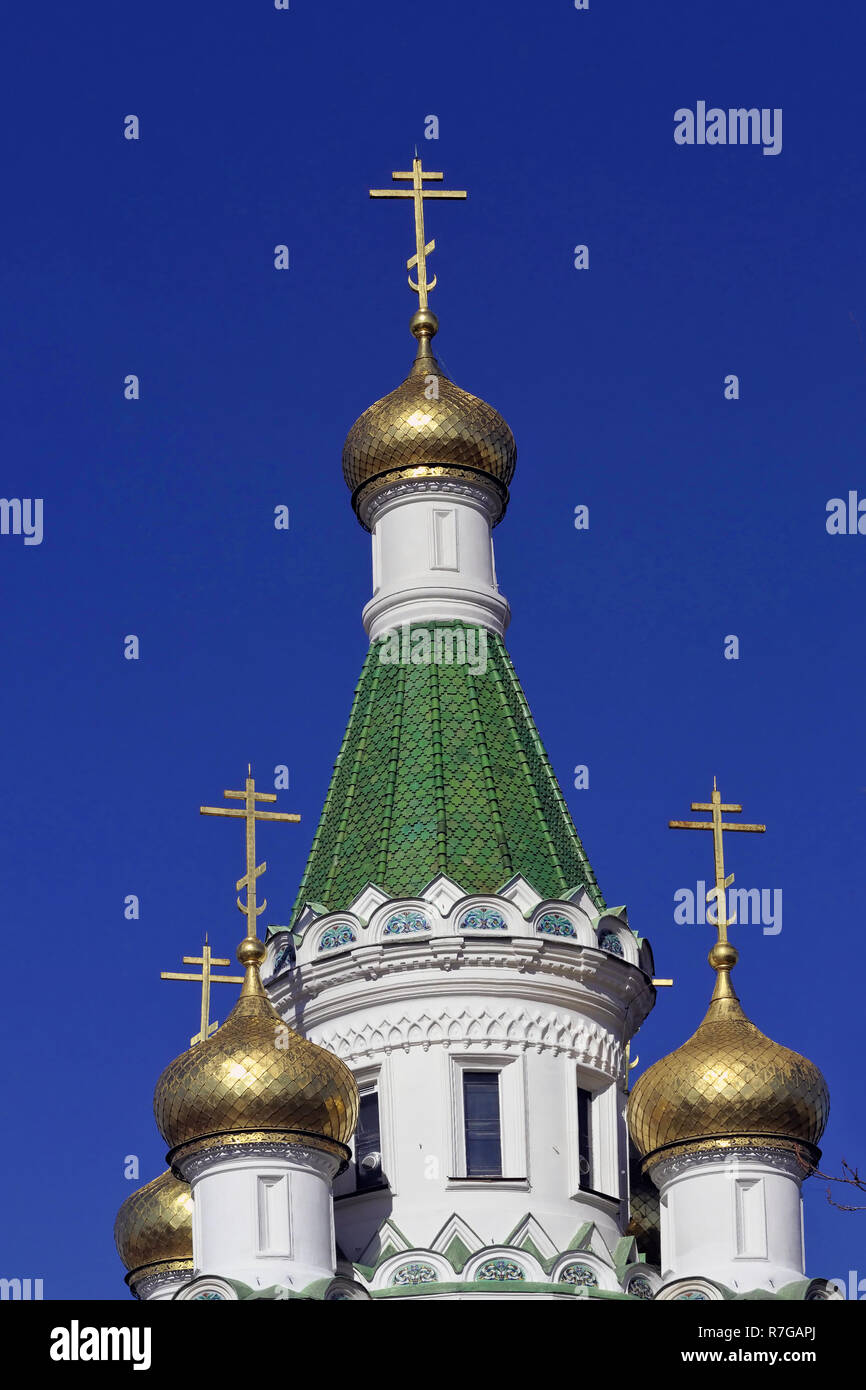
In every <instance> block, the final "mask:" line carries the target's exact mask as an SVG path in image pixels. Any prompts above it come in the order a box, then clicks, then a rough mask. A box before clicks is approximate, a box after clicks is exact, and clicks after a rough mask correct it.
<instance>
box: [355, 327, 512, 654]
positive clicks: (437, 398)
mask: <svg viewBox="0 0 866 1390" xmlns="http://www.w3.org/2000/svg"><path fill="white" fill-rule="evenodd" d="M410 327H411V329H412V332H413V334H414V335H415V338H416V339H417V342H418V352H417V355H416V358H415V362H414V364H413V366H412V370H411V372H410V373H409V375H408V377H407V378H406V380H405V381H404V382H403V383H402V384H401V385H400V386H398V387H397V389H396V390H395V391H392V392H391V393H390V394H389V395H387V396H385V397H383V399H382V400H379V401H376V402H375V404H374V405H371V406H370V407H369V409H368V410H365V411H364V413H363V415H361V416H360V417H359V418H358V420H356V422H355V424H354V425H353V426H352V429H351V430H350V431H349V435H348V437H347V439H346V444H345V448H344V450H343V476H344V478H345V480H346V482H347V484H348V485H349V487H351V488H352V504H353V506H354V508H355V511H356V513H357V516H358V519H359V521H360V522H361V524H362V525H363V526H364V527H366V529H367V530H368V531H370V532H371V533H372V541H373V597H372V598H371V600H370V602H369V603H368V604H367V606H366V608H365V609H364V626H365V627H366V629H367V632H368V633H369V635H370V638H371V640H372V641H376V640H377V639H378V638H379V637H381V636H382V634H383V633H385V632H387V631H389V630H393V629H394V628H396V627H399V626H401V625H402V624H410V623H416V624H417V623H431V622H436V621H438V620H444V621H447V620H453V621H459V622H463V623H470V624H478V625H480V626H482V627H484V628H486V629H488V630H489V631H490V632H494V633H496V634H497V635H499V636H502V634H503V632H504V631H505V629H506V627H507V626H508V621H509V617H510V612H509V608H508V602H507V600H506V599H505V597H504V596H503V595H502V594H500V592H499V588H498V585H497V583H496V572H495V564H494V559H493V541H492V537H491V532H492V530H493V527H494V526H495V525H496V524H497V523H498V522H499V521H500V520H501V518H502V516H503V515H504V513H505V508H506V506H507V503H508V484H509V483H510V481H511V479H512V477H513V474H514V466H515V461H516V457H517V450H516V447H515V443H514V436H513V435H512V433H511V430H510V429H509V428H508V425H507V424H506V422H505V421H504V420H503V418H502V416H501V415H500V414H499V413H498V411H496V410H494V409H493V407H492V406H490V405H488V404H487V402H486V401H482V400H480V399H479V397H477V396H473V395H471V394H470V392H468V391H464V390H462V389H461V387H459V386H457V385H455V383H454V382H453V381H451V380H450V378H449V377H447V376H446V375H445V374H444V373H443V372H442V371H441V369H440V367H439V364H438V363H437V361H436V358H435V357H434V356H433V354H432V351H431V348H430V340H431V338H432V337H433V335H434V334H435V333H436V331H437V328H438V320H437V318H436V315H435V314H434V313H433V312H432V311H431V310H429V309H419V310H418V312H417V313H415V314H414V315H413V317H412V320H411V324H410Z"/></svg>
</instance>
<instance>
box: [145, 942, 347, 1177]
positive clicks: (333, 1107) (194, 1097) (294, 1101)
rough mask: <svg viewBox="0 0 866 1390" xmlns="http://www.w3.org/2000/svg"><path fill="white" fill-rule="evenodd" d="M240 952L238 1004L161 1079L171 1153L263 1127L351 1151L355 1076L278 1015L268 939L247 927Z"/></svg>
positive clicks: (160, 1118)
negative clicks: (263, 967) (269, 983)
mask: <svg viewBox="0 0 866 1390" xmlns="http://www.w3.org/2000/svg"><path fill="white" fill-rule="evenodd" d="M237 955H238V960H239V961H240V962H241V963H242V964H243V965H244V966H245V967H246V978H245V980H244V985H243V988H242V990H241V995H240V998H239V999H238V1002H237V1004H236V1005H235V1007H234V1009H233V1010H232V1012H231V1013H230V1014H229V1016H228V1018H227V1019H226V1021H225V1023H224V1024H223V1025H222V1027H221V1028H219V1029H217V1031H216V1032H215V1033H214V1035H213V1037H211V1038H208V1040H207V1041H206V1042H200V1043H197V1044H196V1046H195V1047H192V1048H190V1049H189V1051H188V1052H183V1053H181V1055H180V1056H179V1057H177V1058H175V1060H174V1061H173V1062H171V1063H170V1065H169V1066H167V1067H166V1069H165V1071H164V1072H163V1073H162V1076H161V1077H160V1078H159V1080H158V1082H157V1083H156V1093H155V1095H154V1101H153V1108H154V1114H155V1116H156V1123H157V1126H158V1128H159V1131H160V1133H161V1134H162V1137H163V1138H164V1140H165V1142H166V1143H167V1144H168V1146H169V1149H170V1150H171V1151H172V1157H176V1151H177V1150H178V1149H179V1148H181V1147H182V1146H184V1145H188V1144H194V1143H199V1142H200V1141H203V1140H210V1141H211V1142H216V1141H219V1142H220V1143H225V1142H234V1143H237V1142H241V1141H242V1139H243V1136H244V1135H252V1134H253V1133H256V1134H258V1135H260V1136H261V1134H262V1132H266V1133H267V1135H268V1137H269V1138H272V1137H275V1133H279V1135H280V1136H281V1137H282V1140H283V1142H284V1143H297V1144H304V1145H312V1146H313V1147H316V1146H317V1147H320V1148H324V1149H326V1150H328V1151H329V1152H331V1153H335V1154H338V1155H339V1156H340V1157H341V1158H345V1156H346V1150H345V1145H346V1143H347V1141H348V1140H349V1139H350V1138H351V1136H352V1133H353V1132H354V1129H355V1125H356V1123H357V1119H358V1103H359V1102H358V1088H357V1085H356V1084H355V1078H354V1077H353V1075H352V1073H351V1072H350V1071H349V1068H348V1067H347V1066H346V1065H345V1063H343V1062H341V1061H340V1059H339V1057H335V1056H334V1054H333V1053H332V1052H328V1051H327V1049H326V1048H324V1047H318V1046H317V1045H316V1044H315V1043H313V1042H309V1041H308V1040H307V1039H306V1038H302V1037H300V1035H299V1034H298V1033H295V1032H294V1031H293V1030H292V1029H291V1028H288V1027H287V1025H286V1024H285V1023H284V1022H283V1020H282V1019H281V1018H280V1015H279V1014H278V1013H277V1011H276V1009H275V1008H274V1007H273V1005H272V1004H271V1002H270V1000H269V999H268V997H267V995H266V994H265V991H264V989H263V987H262V982H261V979H260V976H259V965H260V963H261V961H262V960H263V959H264V956H265V947H264V946H263V945H262V943H261V942H260V941H257V940H255V939H254V938H250V937H247V938H246V940H245V941H242V942H241V944H240V946H239V947H238V953H237Z"/></svg>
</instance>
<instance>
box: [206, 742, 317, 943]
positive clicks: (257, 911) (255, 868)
mask: <svg viewBox="0 0 866 1390" xmlns="http://www.w3.org/2000/svg"><path fill="white" fill-rule="evenodd" d="M247 774H248V775H247V780H246V788H245V790H244V791H242V792H223V796H224V797H226V798H228V799H229V800H232V801H243V802H244V809H243V810H242V811H233V810H230V809H229V807H227V806H200V807H199V811H200V812H201V814H202V815H203V816H242V817H243V818H244V820H245V821H246V823H247V871H246V873H245V874H244V876H243V878H239V879H238V881H237V884H236V887H237V890H238V892H240V890H241V889H242V888H246V890H247V900H246V902H245V903H242V902H241V900H240V898H238V907H239V908H240V910H241V912H242V913H243V914H244V916H245V917H246V919H247V936H248V937H252V938H253V939H256V918H257V917H259V916H260V915H261V914H262V913H263V912H264V910H265V908H266V907H267V905H268V900H267V898H265V900H264V902H263V903H262V904H261V906H257V905H256V879H257V878H259V876H260V875H261V874H263V873H264V872H265V869H266V868H267V867H268V866H267V864H266V863H265V864H259V865H256V821H257V820H285V821H299V820H300V819H301V818H300V816H296V815H293V814H291V813H289V812H285V811H257V810H256V802H257V801H276V799H277V798H276V793H274V792H257V791H256V784H255V782H254V781H253V777H252V772H251V769H250V765H249V763H248V764H247Z"/></svg>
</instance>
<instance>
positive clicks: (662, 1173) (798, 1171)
mask: <svg viewBox="0 0 866 1390" xmlns="http://www.w3.org/2000/svg"><path fill="white" fill-rule="evenodd" d="M751 1164H756V1165H758V1166H760V1167H762V1168H773V1169H775V1170H776V1171H777V1172H779V1173H783V1174H784V1175H785V1176H786V1177H789V1178H794V1179H796V1180H797V1181H798V1182H802V1181H803V1179H804V1178H805V1177H808V1172H807V1170H806V1169H805V1168H804V1166H803V1164H802V1163H801V1162H800V1161H799V1159H798V1158H797V1155H796V1154H795V1153H794V1151H793V1148H792V1147H791V1144H790V1142H785V1141H780V1142H779V1144H778V1145H776V1144H772V1145H771V1144H761V1143H760V1142H758V1143H754V1144H750V1143H743V1142H741V1143H740V1144H738V1145H737V1147H736V1148H727V1149H720V1148H719V1146H718V1142H716V1143H715V1144H712V1141H709V1143H708V1146H707V1147H706V1148H704V1149H696V1148H693V1149H689V1150H687V1151H685V1152H683V1153H680V1154H676V1155H674V1156H672V1157H670V1158H660V1159H658V1160H657V1161H654V1162H653V1163H652V1166H651V1168H650V1166H649V1162H648V1163H647V1165H646V1166H647V1167H648V1168H649V1171H650V1176H651V1177H652V1180H653V1182H654V1183H655V1184H656V1186H657V1187H665V1186H667V1185H668V1184H669V1183H671V1182H674V1181H676V1179H678V1178H681V1177H684V1176H686V1175H687V1174H689V1173H693V1172H694V1171H695V1169H699V1168H709V1167H713V1166H715V1167H716V1168H721V1169H724V1170H726V1171H727V1170H735V1169H736V1168H737V1166H738V1165H743V1167H746V1166H747V1165H751Z"/></svg>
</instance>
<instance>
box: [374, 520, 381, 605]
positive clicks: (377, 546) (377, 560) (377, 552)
mask: <svg viewBox="0 0 866 1390" xmlns="http://www.w3.org/2000/svg"><path fill="white" fill-rule="evenodd" d="M381 583H382V542H381V540H380V539H379V532H378V531H374V532H373V593H374V594H378V592H379V586H380V584H381Z"/></svg>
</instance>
